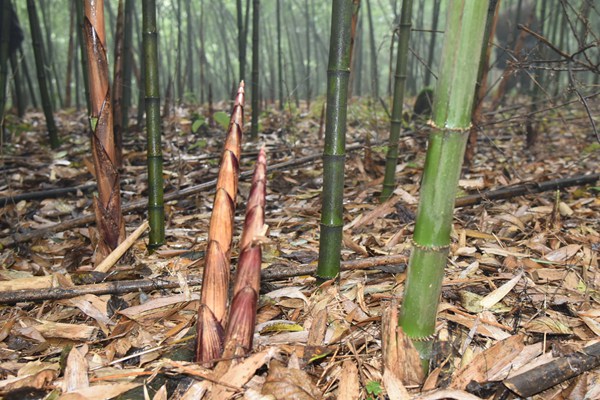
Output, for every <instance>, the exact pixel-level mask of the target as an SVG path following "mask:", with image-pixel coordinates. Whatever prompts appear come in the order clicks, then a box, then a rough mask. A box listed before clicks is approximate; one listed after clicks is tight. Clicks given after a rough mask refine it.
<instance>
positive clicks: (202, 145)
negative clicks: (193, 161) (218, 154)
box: [189, 139, 208, 150]
mask: <svg viewBox="0 0 600 400" xmlns="http://www.w3.org/2000/svg"><path fill="white" fill-rule="evenodd" d="M207 145H208V142H207V141H206V140H204V139H198V140H197V141H196V143H194V144H193V145H191V146H190V147H189V150H193V149H198V148H200V149H203V148H205V147H206V146H207Z"/></svg>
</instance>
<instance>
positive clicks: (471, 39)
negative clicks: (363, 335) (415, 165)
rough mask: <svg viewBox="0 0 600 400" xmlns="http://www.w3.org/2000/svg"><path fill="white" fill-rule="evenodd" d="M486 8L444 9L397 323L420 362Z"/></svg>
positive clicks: (470, 4) (460, 2) (456, 1)
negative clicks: (437, 73)
mask: <svg viewBox="0 0 600 400" xmlns="http://www.w3.org/2000/svg"><path fill="white" fill-rule="evenodd" d="M487 9H488V0H480V1H472V0H452V1H450V2H449V4H448V18H447V25H446V36H445V41H444V48H443V52H442V65H441V68H440V71H441V73H440V76H439V78H438V84H437V87H436V90H435V94H436V95H435V99H434V104H433V118H432V122H431V125H432V128H433V131H432V133H431V135H430V138H429V147H428V149H427V157H426V159H425V171H424V173H423V182H422V185H421V194H420V201H419V210H418V212H417V220H416V225H415V232H414V236H413V249H412V254H411V258H410V262H409V267H408V278H407V282H406V289H405V292H404V301H403V304H402V311H401V315H400V320H399V322H400V325H401V326H402V328H403V329H404V332H406V334H407V335H408V336H409V337H411V338H413V341H414V342H415V345H416V347H417V349H418V350H419V352H420V353H421V357H422V358H423V359H424V362H426V361H427V360H428V359H429V358H430V351H431V345H432V339H433V334H434V332H435V319H436V314H437V307H438V301H439V297H440V292H441V285H442V278H443V276H444V267H445V266H446V261H447V260H446V259H447V255H448V249H449V245H450V231H451V229H452V214H453V209H454V200H455V197H456V188H457V185H458V178H459V176H460V169H461V165H462V160H463V154H464V150H465V145H466V141H467V138H468V134H469V127H470V121H471V110H472V107H473V93H474V90H475V83H476V78H477V69H478V66H479V59H480V57H481V44H482V41H483V32H484V28H485V21H486V18H485V15H486V12H487Z"/></svg>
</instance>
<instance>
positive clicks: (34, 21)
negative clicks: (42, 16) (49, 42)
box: [27, 0, 60, 149]
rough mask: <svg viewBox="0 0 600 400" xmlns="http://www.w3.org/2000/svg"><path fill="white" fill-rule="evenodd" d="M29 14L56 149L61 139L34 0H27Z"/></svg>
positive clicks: (35, 53)
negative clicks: (55, 118) (49, 89)
mask: <svg viewBox="0 0 600 400" xmlns="http://www.w3.org/2000/svg"><path fill="white" fill-rule="evenodd" d="M27 14H28V15H29V26H30V28H31V40H32V42H33V56H34V58H35V67H36V70H37V76H38V85H39V87H40V95H41V97H42V108H43V109H44V116H45V117H46V127H47V129H48V137H49V139H50V147H52V148H53V149H56V148H58V146H60V141H59V140H58V128H57V127H56V123H55V122H54V110H53V109H52V101H51V99H50V92H49V91H48V81H47V79H46V68H45V67H44V50H43V45H42V29H41V27H40V20H39V18H38V15H37V11H36V7H35V1H34V0H27Z"/></svg>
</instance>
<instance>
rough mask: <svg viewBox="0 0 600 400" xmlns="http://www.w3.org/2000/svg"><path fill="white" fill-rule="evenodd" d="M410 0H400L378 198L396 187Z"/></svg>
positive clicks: (382, 199) (381, 198)
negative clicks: (387, 135) (388, 123)
mask: <svg viewBox="0 0 600 400" xmlns="http://www.w3.org/2000/svg"><path fill="white" fill-rule="evenodd" d="M411 18H412V0H403V1H402V10H401V12H400V31H399V32H400V39H399V41H398V56H397V58H396V73H395V75H394V100H393V104H392V120H391V128H390V142H389V144H388V150H387V155H386V157H385V175H384V178H383V190H382V191H381V197H380V200H381V201H382V202H384V201H386V200H387V199H389V198H390V196H391V195H392V193H393V192H394V189H396V164H397V163H398V141H399V140H400V130H401V129H402V104H404V86H405V83H406V64H407V62H408V40H409V39H410V29H411V26H412V23H411Z"/></svg>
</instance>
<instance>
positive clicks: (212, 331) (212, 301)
mask: <svg viewBox="0 0 600 400" xmlns="http://www.w3.org/2000/svg"><path fill="white" fill-rule="evenodd" d="M243 120H244V82H243V81H242V82H241V83H240V87H239V89H238V93H237V96H236V99H235V103H234V106H233V111H232V112H231V120H230V123H229V130H228V132H227V138H226V140H225V149H224V151H223V155H222V157H221V167H220V169H219V176H218V178H217V188H216V194H215V200H214V205H213V212H212V215H211V218H210V226H209V230H208V246H207V249H206V257H205V266H204V274H203V283H202V293H201V296H200V308H199V309H198V324H197V331H198V337H197V342H196V361H198V362H199V363H202V364H204V365H210V364H211V363H212V361H213V360H215V359H217V358H219V357H220V356H221V353H222V351H223V347H222V345H223V339H224V329H223V327H224V324H225V316H226V313H227V299H228V292H229V266H230V257H231V243H232V237H233V216H234V213H235V196H236V193H237V185H238V175H239V158H240V153H241V142H242V127H243Z"/></svg>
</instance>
